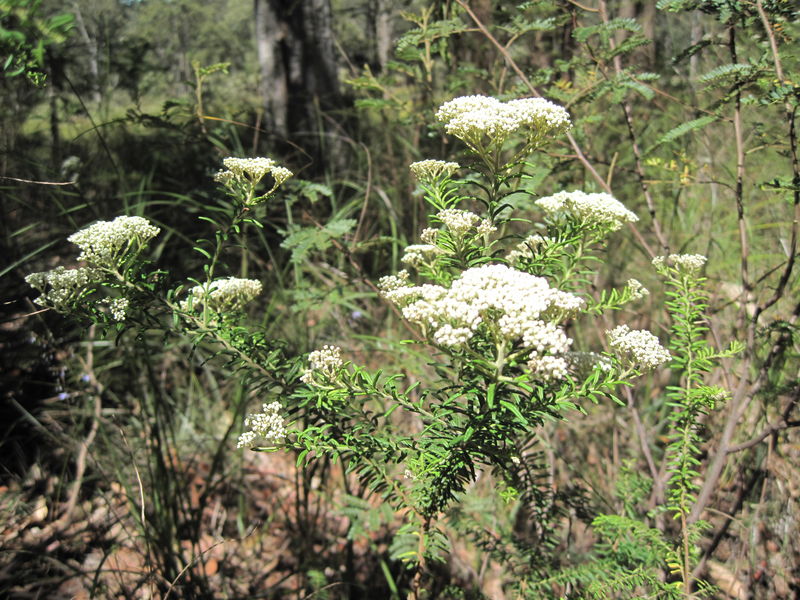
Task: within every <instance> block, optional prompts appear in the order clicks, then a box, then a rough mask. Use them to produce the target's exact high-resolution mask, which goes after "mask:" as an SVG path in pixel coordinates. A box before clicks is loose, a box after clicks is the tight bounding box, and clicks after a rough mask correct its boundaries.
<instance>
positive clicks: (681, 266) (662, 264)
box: [653, 254, 708, 277]
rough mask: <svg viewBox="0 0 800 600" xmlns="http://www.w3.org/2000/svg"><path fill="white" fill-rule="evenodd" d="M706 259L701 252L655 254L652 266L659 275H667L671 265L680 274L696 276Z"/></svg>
mask: <svg viewBox="0 0 800 600" xmlns="http://www.w3.org/2000/svg"><path fill="white" fill-rule="evenodd" d="M706 260H708V259H707V258H706V257H705V256H703V255H702V254H670V255H669V256H656V257H655V258H654V259H653V266H654V267H655V268H656V271H657V272H658V273H660V274H661V275H667V274H668V272H669V268H670V267H672V268H673V269H675V270H676V271H677V272H678V273H680V274H681V275H689V276H692V277H694V276H696V275H698V274H699V273H700V271H701V270H702V269H703V266H704V265H705V264H706Z"/></svg>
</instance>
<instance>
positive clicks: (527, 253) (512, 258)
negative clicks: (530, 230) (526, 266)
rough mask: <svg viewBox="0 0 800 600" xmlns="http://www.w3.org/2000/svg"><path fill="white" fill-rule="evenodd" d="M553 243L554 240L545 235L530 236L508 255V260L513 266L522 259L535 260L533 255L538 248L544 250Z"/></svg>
mask: <svg viewBox="0 0 800 600" xmlns="http://www.w3.org/2000/svg"><path fill="white" fill-rule="evenodd" d="M552 241H553V239H552V238H549V237H547V236H544V235H539V234H538V233H536V234H533V235H529V236H528V237H526V238H525V239H524V240H522V242H520V243H519V244H517V245H516V247H515V248H514V249H513V250H512V251H511V252H509V253H508V254H507V255H506V260H507V261H508V262H509V263H511V264H512V265H513V264H516V263H517V262H519V259H520V258H523V257H524V258H533V253H534V252H535V251H536V250H537V249H538V248H543V247H544V246H547V245H548V244H550V243H551V242H552Z"/></svg>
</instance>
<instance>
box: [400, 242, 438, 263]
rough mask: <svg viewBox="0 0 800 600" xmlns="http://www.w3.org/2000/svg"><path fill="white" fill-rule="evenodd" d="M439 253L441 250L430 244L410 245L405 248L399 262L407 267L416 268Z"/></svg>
mask: <svg viewBox="0 0 800 600" xmlns="http://www.w3.org/2000/svg"><path fill="white" fill-rule="evenodd" d="M441 253H442V249H441V248H439V247H438V246H434V245H432V244H412V245H410V246H407V247H406V249H405V250H404V252H403V258H401V259H400V260H401V262H404V263H406V264H407V265H410V266H412V267H416V266H418V265H419V264H421V263H423V262H425V261H427V260H428V259H430V258H433V257H435V256H436V255H437V254H441Z"/></svg>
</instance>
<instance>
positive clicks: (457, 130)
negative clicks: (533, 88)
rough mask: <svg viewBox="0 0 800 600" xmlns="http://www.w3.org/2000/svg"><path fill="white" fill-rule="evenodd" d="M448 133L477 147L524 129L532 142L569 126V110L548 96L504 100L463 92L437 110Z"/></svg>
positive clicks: (496, 141)
mask: <svg viewBox="0 0 800 600" xmlns="http://www.w3.org/2000/svg"><path fill="white" fill-rule="evenodd" d="M436 118H437V119H438V120H439V121H441V122H442V123H444V124H445V130H446V131H447V133H449V134H451V135H454V136H456V137H457V138H459V139H461V140H463V141H464V142H466V143H467V144H468V145H469V146H471V147H472V148H473V149H474V150H477V149H479V148H481V147H482V145H483V141H484V139H485V138H489V140H490V141H494V142H495V143H497V144H498V145H500V144H502V143H503V142H504V141H505V140H506V139H507V138H508V136H510V135H511V134H512V133H514V132H516V131H519V130H523V133H524V135H525V136H526V137H527V138H528V141H529V142H532V141H534V140H540V139H542V138H543V137H544V136H545V135H547V134H550V133H559V132H562V131H566V130H567V129H569V127H570V125H571V123H570V120H569V113H567V111H566V110H565V109H564V108H563V107H561V106H558V105H557V104H553V103H552V102H550V101H548V100H545V99H544V98H523V99H519V100H511V101H510V102H501V101H500V100H498V99H497V98H491V97H487V96H461V97H459V98H454V99H453V100H450V101H449V102H445V103H444V104H442V106H440V107H439V110H438V111H437V112H436Z"/></svg>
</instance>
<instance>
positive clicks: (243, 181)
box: [214, 157, 294, 205]
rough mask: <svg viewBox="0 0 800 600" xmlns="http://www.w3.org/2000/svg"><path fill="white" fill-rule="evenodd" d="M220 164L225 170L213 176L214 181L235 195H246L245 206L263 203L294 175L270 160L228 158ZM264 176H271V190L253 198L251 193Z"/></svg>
mask: <svg viewBox="0 0 800 600" xmlns="http://www.w3.org/2000/svg"><path fill="white" fill-rule="evenodd" d="M222 164H223V165H224V166H225V168H226V169H227V170H225V171H219V172H218V173H217V174H216V175H214V181H216V182H217V183H221V184H222V185H224V186H225V187H226V188H228V190H230V191H231V192H233V193H234V194H236V195H239V194H240V193H242V192H244V193H245V194H246V196H245V198H244V201H245V204H247V205H254V204H258V203H260V202H263V201H264V200H266V199H267V198H268V197H269V196H271V195H272V194H273V193H274V192H275V190H277V189H278V188H279V187H280V186H281V185H283V183H285V182H286V180H287V179H289V178H290V177H292V176H293V175H294V173H292V172H291V171H290V170H289V169H287V168H286V167H281V166H279V165H278V164H277V163H276V162H275V161H274V160H272V159H271V158H264V157H260V158H235V157H228V158H225V159H223V161H222ZM266 175H271V176H272V179H273V184H272V188H270V190H269V191H267V192H266V193H264V194H261V195H260V196H255V194H254V193H253V191H254V190H255V186H256V184H258V183H259V182H260V181H261V180H262V179H263V178H264V177H265V176H266Z"/></svg>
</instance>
